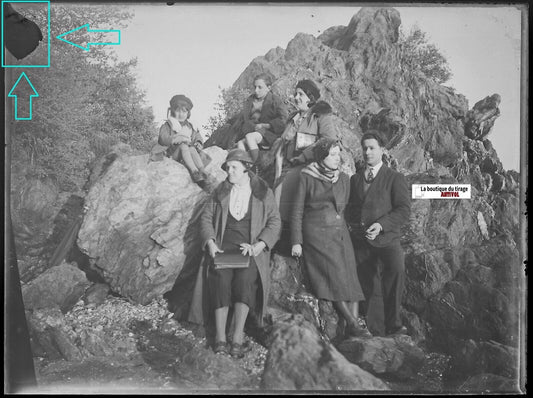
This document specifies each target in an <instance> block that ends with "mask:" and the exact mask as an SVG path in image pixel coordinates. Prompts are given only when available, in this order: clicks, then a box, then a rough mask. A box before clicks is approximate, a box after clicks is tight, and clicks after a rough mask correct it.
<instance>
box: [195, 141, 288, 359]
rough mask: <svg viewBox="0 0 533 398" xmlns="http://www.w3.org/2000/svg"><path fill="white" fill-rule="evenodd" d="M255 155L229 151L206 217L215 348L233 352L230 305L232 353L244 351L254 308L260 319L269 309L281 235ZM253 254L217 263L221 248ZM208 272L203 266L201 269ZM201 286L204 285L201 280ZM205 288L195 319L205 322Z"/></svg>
mask: <svg viewBox="0 0 533 398" xmlns="http://www.w3.org/2000/svg"><path fill="white" fill-rule="evenodd" d="M251 166H252V159H251V158H250V155H249V154H248V153H247V152H246V151H243V150H242V149H238V148H237V149H233V150H232V151H230V152H229V153H228V156H227V158H226V161H225V163H224V164H223V165H222V168H223V169H224V170H226V171H227V173H228V178H227V180H225V181H224V182H222V183H221V184H220V185H219V186H218V187H217V188H216V189H215V191H214V192H213V194H212V195H211V198H210V200H209V201H208V202H207V204H206V206H205V208H204V210H203V213H202V216H201V220H200V236H201V240H202V242H203V247H205V248H206V252H207V254H208V257H206V261H205V263H204V264H205V265H204V268H205V267H207V272H206V275H205V276H206V277H207V287H208V292H207V295H208V296H210V297H208V300H207V301H208V302H209V303H210V304H211V308H214V315H215V327H216V337H215V346H214V351H215V352H217V353H219V352H221V353H226V352H228V344H227V339H226V323H227V318H228V311H229V308H230V306H233V308H234V332H233V341H232V345H231V350H230V354H231V355H232V356H235V357H242V356H243V353H244V348H243V345H242V344H243V339H244V324H245V321H246V318H247V316H248V312H249V311H254V312H255V313H256V314H257V319H258V321H259V324H261V322H262V318H263V314H264V313H265V311H266V305H267V299H268V293H269V285H270V283H269V280H270V249H271V248H272V247H273V246H274V244H275V243H276V242H277V240H278V238H279V231H280V219H279V212H278V209H277V206H276V202H275V200H274V194H273V193H272V191H271V190H270V188H269V187H268V185H267V183H266V182H265V181H264V180H262V179H261V178H260V177H258V176H256V175H254V174H253V173H252V172H250V171H249V170H250V167H251ZM224 252H227V253H235V252H237V253H241V254H242V255H243V256H249V259H250V261H249V263H248V266H247V267H246V268H225V269H217V267H216V266H215V261H214V259H215V257H216V255H217V253H224ZM200 273H202V270H200ZM196 285H197V287H195V290H196V289H200V291H201V290H202V289H203V288H201V287H199V286H201V285H202V282H201V280H197V283H196ZM204 294H205V293H200V294H195V295H194V297H195V298H193V302H192V304H191V312H193V313H192V314H190V315H189V320H192V321H193V322H196V323H204V322H203V311H202V308H205V307H203V305H202V304H201V303H200V301H201V300H202V299H200V298H201V297H203V295H204Z"/></svg>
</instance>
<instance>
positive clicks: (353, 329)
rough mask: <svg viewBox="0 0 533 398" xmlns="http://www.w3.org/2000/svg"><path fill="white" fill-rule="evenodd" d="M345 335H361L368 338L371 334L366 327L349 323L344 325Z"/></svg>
mask: <svg viewBox="0 0 533 398" xmlns="http://www.w3.org/2000/svg"><path fill="white" fill-rule="evenodd" d="M345 333H346V336H347V337H363V338H370V337H372V334H371V333H370V332H369V331H368V329H367V328H366V327H362V326H359V325H356V324H353V323H350V324H348V325H347V326H346V332H345Z"/></svg>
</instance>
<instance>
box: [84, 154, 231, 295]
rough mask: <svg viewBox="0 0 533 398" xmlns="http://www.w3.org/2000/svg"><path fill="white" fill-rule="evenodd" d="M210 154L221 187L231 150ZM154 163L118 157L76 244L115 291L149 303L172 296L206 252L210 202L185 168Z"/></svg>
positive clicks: (92, 196) (93, 192)
mask: <svg viewBox="0 0 533 398" xmlns="http://www.w3.org/2000/svg"><path fill="white" fill-rule="evenodd" d="M206 151H207V153H208V154H209V156H210V157H211V159H212V160H211V162H210V163H209V165H208V166H207V168H206V171H207V172H208V173H209V174H211V175H213V178H214V179H216V181H219V182H220V181H222V180H223V179H224V178H225V172H224V171H222V169H220V165H221V164H222V162H223V161H224V159H225V156H226V151H224V150H222V149H220V148H218V147H211V148H208V149H207V150H206ZM148 156H149V155H138V156H127V155H126V156H117V157H116V158H115V159H114V160H113V161H112V163H111V165H109V166H108V167H107V168H106V170H105V172H103V173H102V175H101V176H100V178H99V179H98V180H97V181H95V182H94V184H93V185H92V186H91V188H90V190H89V193H88V194H87V198H86V208H87V213H86V214H85V217H84V220H83V224H82V225H81V228H80V231H79V234H78V242H77V243H78V246H79V248H80V249H81V250H82V252H84V253H85V254H86V255H87V256H89V258H90V260H91V262H92V263H93V266H94V268H95V269H97V270H98V271H99V272H100V274H101V275H102V277H103V278H104V280H105V281H106V283H108V284H109V286H110V287H111V289H112V290H113V291H115V292H117V293H119V294H121V295H123V296H125V297H128V298H130V299H132V300H133V301H135V302H138V303H143V304H145V303H148V302H150V301H151V300H152V299H153V298H154V297H157V296H160V295H162V294H163V293H164V292H166V291H168V290H170V288H171V287H172V284H173V283H174V281H175V279H176V277H177V276H178V275H179V273H180V271H181V269H182V268H183V264H184V263H185V261H186V260H187V258H188V257H194V256H195V255H196V254H197V253H198V252H200V246H199V240H198V238H197V233H198V223H197V221H198V217H199V214H200V212H201V209H202V206H203V202H204V201H205V199H206V197H207V193H206V192H205V191H203V190H202V189H201V188H200V187H199V186H197V185H196V184H194V183H193V182H192V180H191V178H190V175H189V172H188V171H187V169H186V168H185V167H184V166H183V165H181V164H180V163H178V162H175V161H173V160H171V159H169V158H165V159H164V160H162V161H159V162H150V161H149V159H148Z"/></svg>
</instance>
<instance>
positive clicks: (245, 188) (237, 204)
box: [229, 181, 252, 221]
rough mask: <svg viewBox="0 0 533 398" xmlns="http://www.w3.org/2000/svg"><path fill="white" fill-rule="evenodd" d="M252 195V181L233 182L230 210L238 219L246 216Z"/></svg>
mask: <svg viewBox="0 0 533 398" xmlns="http://www.w3.org/2000/svg"><path fill="white" fill-rule="evenodd" d="M251 195H252V187H251V186H250V182H249V181H248V183H247V184H244V185H237V184H233V186H232V187H231V192H230V194H229V212H230V213H231V215H232V216H233V218H235V219H236V220H237V221H240V220H242V219H243V218H244V216H245V215H246V213H247V212H248V204H249V203H250V196H251Z"/></svg>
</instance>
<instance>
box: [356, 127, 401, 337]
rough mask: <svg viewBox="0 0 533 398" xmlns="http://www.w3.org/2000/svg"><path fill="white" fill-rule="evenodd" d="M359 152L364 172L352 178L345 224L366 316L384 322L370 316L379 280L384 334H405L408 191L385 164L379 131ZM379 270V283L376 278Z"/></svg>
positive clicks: (366, 136)
mask: <svg viewBox="0 0 533 398" xmlns="http://www.w3.org/2000/svg"><path fill="white" fill-rule="evenodd" d="M361 146H362V148H363V158H364V161H365V166H366V167H365V168H364V169H361V170H359V171H358V172H357V173H356V174H354V175H353V176H352V178H351V192H350V201H349V205H348V207H347V220H348V224H349V226H350V230H351V236H352V243H353V246H354V251H355V258H356V261H357V271H358V274H359V281H360V282H361V287H362V288H363V292H364V294H365V299H366V311H368V312H367V313H366V315H367V317H368V318H374V319H377V318H380V316H379V314H374V313H372V312H375V311H377V309H376V308H375V307H374V306H372V305H370V306H369V303H371V298H372V297H373V296H374V295H375V293H376V290H377V288H378V286H375V281H377V280H380V282H381V290H382V295H383V312H384V323H385V334H386V335H392V334H406V333H407V328H406V327H405V326H403V325H402V322H401V320H400V304H401V301H402V294H403V288H404V278H405V275H404V270H405V264H404V253H403V249H402V247H401V245H400V228H401V226H402V225H403V224H405V223H406V222H407V221H408V220H409V213H410V207H411V203H410V195H409V188H408V186H407V181H406V179H405V177H404V176H403V175H402V174H400V173H398V172H397V171H394V170H392V169H390V168H389V167H387V166H385V165H384V164H383V161H382V156H383V149H384V142H383V138H382V137H381V135H380V134H379V132H378V131H376V130H369V131H368V132H366V133H365V134H364V135H363V137H362V138H361ZM380 265H381V267H382V268H381V278H376V274H377V273H378V271H379V267H380ZM362 310H363V311H362V313H363V314H364V312H365V311H364V309H362ZM369 323H370V322H369ZM369 326H371V328H372V326H373V325H369Z"/></svg>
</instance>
